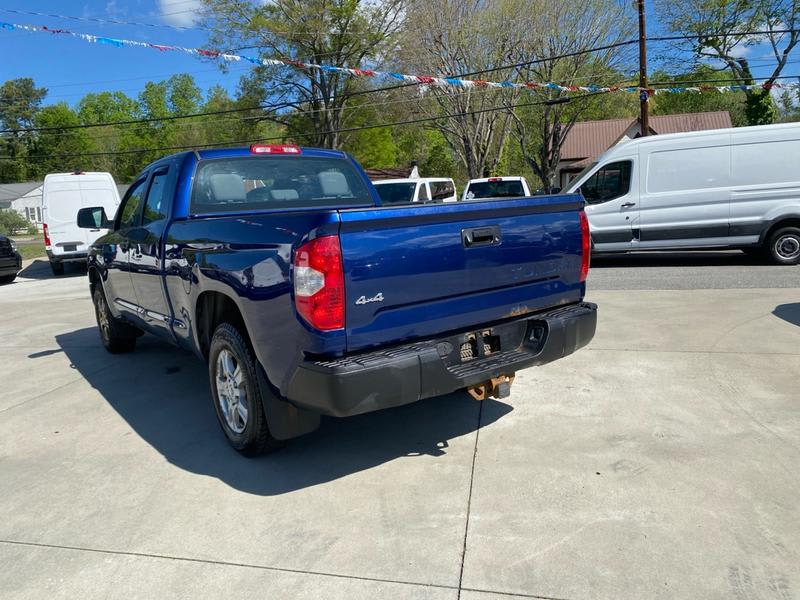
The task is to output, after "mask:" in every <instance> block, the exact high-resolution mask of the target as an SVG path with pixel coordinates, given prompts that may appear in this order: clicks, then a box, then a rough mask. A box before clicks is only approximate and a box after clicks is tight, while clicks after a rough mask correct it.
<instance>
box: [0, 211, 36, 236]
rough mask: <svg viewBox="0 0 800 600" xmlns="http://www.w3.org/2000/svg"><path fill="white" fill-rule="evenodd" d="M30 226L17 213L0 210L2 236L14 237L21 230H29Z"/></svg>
mask: <svg viewBox="0 0 800 600" xmlns="http://www.w3.org/2000/svg"><path fill="white" fill-rule="evenodd" d="M29 225H30V223H28V221H27V220H25V218H23V217H22V215H20V214H19V213H18V212H17V211H15V210H11V209H10V208H9V209H0V235H12V234H13V233H14V232H16V231H19V230H20V229H28V227H29Z"/></svg>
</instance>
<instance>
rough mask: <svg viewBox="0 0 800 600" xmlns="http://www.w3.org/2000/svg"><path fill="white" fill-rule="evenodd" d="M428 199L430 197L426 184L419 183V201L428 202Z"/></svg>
mask: <svg viewBox="0 0 800 600" xmlns="http://www.w3.org/2000/svg"><path fill="white" fill-rule="evenodd" d="M430 199H431V196H430V194H429V193H428V184H426V183H420V184H419V201H420V202H428V201H429V200H430Z"/></svg>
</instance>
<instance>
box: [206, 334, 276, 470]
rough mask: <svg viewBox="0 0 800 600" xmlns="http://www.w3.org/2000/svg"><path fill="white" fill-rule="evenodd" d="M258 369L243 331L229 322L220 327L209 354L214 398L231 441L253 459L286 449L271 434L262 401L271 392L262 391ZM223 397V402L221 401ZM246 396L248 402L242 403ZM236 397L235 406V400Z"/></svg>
mask: <svg viewBox="0 0 800 600" xmlns="http://www.w3.org/2000/svg"><path fill="white" fill-rule="evenodd" d="M223 353H225V354H223ZM228 358H229V359H231V361H232V362H231V363H228V369H227V370H226V367H225V364H223V363H226V360H227V359H228ZM257 369H258V364H257V362H256V359H255V356H254V355H253V351H252V349H251V348H250V345H249V344H248V343H247V341H246V340H245V339H244V336H242V334H241V333H240V332H239V330H238V329H236V327H234V326H233V325H231V324H229V323H222V324H221V325H219V327H217V329H216V331H214V335H213V337H212V338H211V346H210V348H209V353H208V379H209V383H210V385H211V398H212V399H213V401H214V410H215V412H216V413H217V420H218V421H219V424H220V427H222V431H223V432H224V433H225V437H227V438H228V442H229V443H230V444H231V446H233V447H234V448H235V449H236V450H237V451H238V452H240V453H241V454H243V455H244V456H251V457H252V456H259V455H261V454H266V453H268V452H272V451H273V450H277V449H278V448H281V447H282V446H283V443H282V442H281V441H279V440H277V439H275V438H274V437H273V436H272V434H271V433H270V430H269V426H268V424H267V417H266V415H265V414H264V403H263V402H262V395H263V394H269V393H270V391H269V390H264V389H263V388H262V384H261V382H260V381H259V378H258V374H257ZM231 371H234V372H236V371H238V373H239V375H237V376H236V379H234V378H232V377H229V376H228V373H230V372H231ZM218 379H219V383H218ZM237 379H238V382H237ZM226 389H227V393H226V391H225V390H226ZM221 396H222V401H220V397H221ZM242 397H243V398H244V403H242V402H241V400H242ZM234 398H235V399H236V402H235V403H234V402H233V401H232V400H231V399H234ZM242 404H243V405H244V407H245V413H246V418H244V417H243V416H242V414H241V410H240V408H239V406H240V405H242ZM226 413H228V414H227V415H226Z"/></svg>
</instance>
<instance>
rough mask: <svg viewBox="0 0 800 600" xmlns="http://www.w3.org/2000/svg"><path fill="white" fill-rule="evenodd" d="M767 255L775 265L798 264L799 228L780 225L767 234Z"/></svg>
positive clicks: (799, 252)
mask: <svg viewBox="0 0 800 600" xmlns="http://www.w3.org/2000/svg"><path fill="white" fill-rule="evenodd" d="M767 250H768V251H769V257H770V259H771V260H772V262H773V263H775V264H776V265H797V264H800V228H798V227H782V228H780V229H778V230H777V231H775V232H774V233H773V234H772V235H770V236H769V241H768V242H767Z"/></svg>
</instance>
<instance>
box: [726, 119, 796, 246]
mask: <svg viewBox="0 0 800 600" xmlns="http://www.w3.org/2000/svg"><path fill="white" fill-rule="evenodd" d="M733 139H734V145H733V146H732V148H731V173H732V182H731V183H732V188H731V216H730V225H731V231H730V234H731V237H734V238H737V241H738V242H739V243H741V244H748V243H749V244H755V243H757V242H758V241H759V239H760V238H761V235H762V234H763V233H764V232H765V231H766V229H767V228H769V226H770V224H772V223H773V222H775V221H777V220H779V219H781V218H783V217H800V127H797V128H794V129H783V128H781V129H775V130H774V131H771V132H769V134H767V133H766V132H749V131H742V132H741V133H740V132H735V133H734V134H733Z"/></svg>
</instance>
